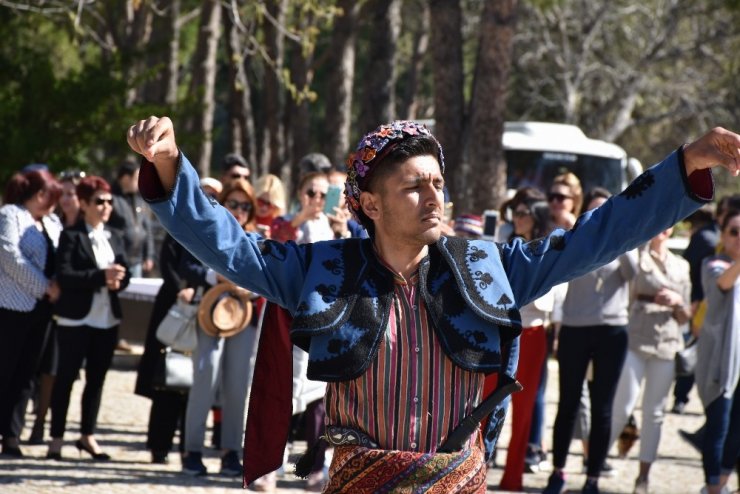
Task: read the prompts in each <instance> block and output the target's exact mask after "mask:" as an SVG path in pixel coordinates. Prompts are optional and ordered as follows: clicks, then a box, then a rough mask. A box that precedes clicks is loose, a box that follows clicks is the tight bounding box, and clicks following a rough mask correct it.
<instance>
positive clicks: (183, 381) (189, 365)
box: [152, 347, 193, 393]
mask: <svg viewBox="0 0 740 494" xmlns="http://www.w3.org/2000/svg"><path fill="white" fill-rule="evenodd" d="M192 385H193V359H192V358H191V356H190V354H186V353H181V352H176V351H174V350H172V349H171V348H170V347H165V348H163V349H162V352H161V353H160V354H159V357H158V359H157V363H156V365H155V366H154V373H153V376H152V388H154V389H155V390H157V391H177V392H180V393H187V392H188V391H189V390H190V388H191V386H192Z"/></svg>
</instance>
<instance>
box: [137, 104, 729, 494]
mask: <svg viewBox="0 0 740 494" xmlns="http://www.w3.org/2000/svg"><path fill="white" fill-rule="evenodd" d="M127 137H128V142H129V145H130V146H131V148H132V149H133V150H134V151H136V152H138V153H140V154H142V155H143V156H144V157H145V160H144V163H143V164H142V169H141V183H140V188H141V191H142V194H143V196H144V197H145V198H146V199H147V200H148V201H149V202H150V204H151V207H152V209H153V210H154V211H155V213H156V214H157V215H158V217H159V218H160V220H161V221H162V223H163V224H164V225H165V227H166V228H167V229H168V230H169V231H170V233H171V234H172V235H173V236H174V237H175V238H177V239H178V241H180V242H181V243H182V244H183V245H185V246H186V247H187V248H188V249H189V250H191V251H192V252H193V253H194V254H195V255H196V256H198V257H199V258H200V259H201V260H202V261H203V262H205V263H206V264H207V265H209V266H211V267H213V268H214V269H215V270H216V271H218V272H220V273H221V274H223V275H224V276H225V277H227V278H229V279H230V280H232V281H233V282H234V283H236V284H237V285H240V286H243V287H245V288H247V289H249V290H252V291H254V292H256V293H259V294H262V295H264V296H265V297H266V298H267V299H268V300H271V301H274V302H276V303H277V304H279V305H281V306H283V307H285V308H286V309H287V310H288V311H289V312H290V313H291V314H292V315H293V323H292V328H291V331H290V340H292V342H293V343H295V344H296V345H298V346H300V347H301V348H303V349H305V350H307V351H308V352H309V357H310V360H309V366H308V371H307V374H308V376H309V378H311V379H315V380H323V381H327V382H328V384H327V394H326V413H327V440H328V441H329V442H330V443H331V444H333V445H334V447H335V450H334V451H335V452H334V456H333V461H332V465H331V467H330V470H329V483H328V485H327V487H326V489H325V491H324V492H375V491H376V490H377V489H378V488H380V487H381V486H382V487H383V488H384V489H386V490H389V491H390V490H393V489H419V488H421V487H423V488H424V492H431V493H437V492H439V493H441V492H463V493H478V492H485V489H486V475H485V473H486V472H485V460H484V457H483V456H484V455H483V447H482V445H481V441H482V435H481V433H480V431H479V430H477V429H476V425H477V421H478V420H479V419H480V415H481V413H480V412H481V409H480V406H483V405H482V404H485V405H486V406H485V407H484V408H483V410H482V413H483V414H484V415H488V414H489V413H491V415H492V418H491V420H490V422H489V430H488V431H486V433H485V435H486V439H488V440H489V441H492V442H495V441H496V439H497V436H498V433H499V431H500V429H501V426H502V425H503V420H504V415H505V403H504V402H503V401H502V397H503V396H505V395H506V394H507V393H506V392H507V391H510V390H512V389H514V388H515V386H513V385H512V383H513V379H514V377H515V375H516V369H517V363H518V339H517V338H518V335H519V333H520V331H521V320H520V317H519V313H518V310H517V308H518V307H520V306H522V305H525V304H527V303H529V302H530V301H532V300H533V299H535V298H536V297H538V296H539V295H541V294H542V293H544V292H546V291H547V290H549V289H550V288H551V287H552V286H553V285H555V284H557V283H562V282H564V281H567V280H569V279H572V278H574V277H577V276H579V275H581V274H584V273H586V272H588V271H590V270H592V269H594V268H595V267H597V266H599V265H602V264H604V263H607V262H609V261H610V260H611V259H613V258H615V257H616V256H617V255H619V254H620V253H622V252H625V251H627V250H630V249H632V248H634V247H636V246H637V245H640V244H641V243H643V242H645V241H647V240H648V239H649V238H651V237H652V236H654V235H655V234H656V233H657V232H659V231H662V230H664V229H665V228H666V227H668V226H669V225H672V224H674V223H675V222H677V221H678V220H680V219H682V218H683V217H685V216H687V215H688V214H690V213H691V212H692V211H694V210H695V209H697V208H698V207H699V206H700V205H701V204H702V203H704V202H706V201H708V200H711V196H712V194H713V182H712V178H711V171H710V170H709V169H710V168H712V167H714V166H718V165H724V166H725V167H727V168H729V169H730V170H731V171H732V172H733V173H734V174H737V173H738V170H739V169H740V136H738V135H737V134H734V133H732V132H729V131H726V130H724V129H720V128H716V129H714V130H712V131H711V132H709V133H708V134H706V135H705V136H704V137H702V138H700V139H698V140H697V141H695V142H693V143H691V144H688V145H686V146H684V147H682V148H680V149H678V150H677V151H675V152H674V153H672V154H671V155H669V156H668V157H667V158H666V159H665V160H664V161H663V162H661V163H660V164H658V165H656V166H655V167H653V168H651V169H649V170H648V171H646V172H645V173H644V174H643V175H641V176H640V177H639V178H638V179H636V180H635V182H633V183H632V184H631V185H630V186H629V187H628V188H627V189H626V190H625V191H624V192H623V193H622V194H620V195H617V196H614V197H613V198H612V199H610V200H609V201H608V202H607V203H606V204H605V205H604V206H602V207H601V208H599V209H596V210H594V211H590V212H588V213H585V214H584V215H583V216H581V218H580V219H579V221H578V222H577V224H576V226H575V227H574V228H573V229H571V230H569V231H564V230H555V231H553V232H552V233H551V234H549V235H548V236H547V237H545V238H541V239H537V240H533V241H531V242H528V243H525V242H523V241H521V240H513V241H512V242H510V243H508V244H497V243H493V242H488V241H481V240H466V239H458V238H455V237H445V236H441V235H440V224H441V218H442V214H443V210H442V208H443V194H442V188H443V186H444V178H443V172H444V158H443V155H442V149H441V146H440V145H439V143H438V142H437V140H436V139H435V138H434V137H433V136H432V135H431V133H430V132H429V131H428V130H427V129H426V127H424V126H423V125H420V124H417V123H415V122H407V121H397V122H393V123H391V124H388V125H382V126H380V127H379V128H378V129H376V130H375V131H373V132H370V133H369V134H367V135H365V136H364V137H363V138H362V139H361V140H360V142H359V144H358V146H357V149H356V151H355V153H354V154H353V155H352V156H351V159H350V161H349V166H348V177H347V184H346V190H345V193H346V196H347V202H348V204H349V207H350V208H351V209H352V212H353V213H354V214H355V215H356V217H357V218H358V219H359V221H361V222H362V223H363V225H364V226H365V227H366V229H367V230H368V232H369V234H370V238H369V239H342V240H333V241H327V242H319V243H316V244H304V245H300V246H299V245H296V244H293V243H290V242H289V243H286V244H280V243H278V242H274V241H271V240H264V239H263V238H262V237H260V236H258V235H254V234H248V233H244V232H243V231H242V230H241V229H240V228H239V226H238V225H237V224H236V222H234V221H233V220H232V217H231V215H230V214H229V213H228V212H226V211H225V210H224V209H223V208H221V207H220V206H218V205H217V204H216V203H215V202H212V201H209V199H208V197H206V196H205V194H203V193H202V192H201V191H200V188H199V187H198V176H197V173H196V172H195V170H194V169H193V167H192V166H191V165H190V163H189V161H188V159H187V158H186V157H185V155H184V154H183V153H181V152H180V151H179V149H178V147H177V144H176V142H175V133H174V129H173V127H172V122H171V121H170V119H169V118H166V117H164V118H157V117H150V118H149V119H147V120H141V121H139V122H138V123H136V124H134V125H133V126H131V127H130V129H129V131H128V136H127ZM656 184H657V185H658V186H654V185H656ZM645 211H650V212H651V214H650V215H645V214H644V212H645ZM636 218H639V222H637V221H636V220H635V219H636ZM274 333H277V332H267V331H266V332H264V333H263V335H262V339H263V341H261V343H260V355H258V357H257V360H258V361H257V368H256V369H255V376H254V385H253V391H252V399H251V403H252V404H254V403H255V396H256V395H255V393H263V392H264V391H268V392H270V393H272V397H271V399H270V400H267V399H266V400H264V401H262V400H261V398H260V400H258V403H259V405H261V406H259V407H250V411H249V422H250V424H249V425H248V427H247V429H248V430H247V436H246V439H245V445H246V452H245V465H244V467H245V477H244V481H245V484H246V483H248V482H250V481H251V480H253V479H254V478H257V477H259V476H260V475H262V474H264V473H267V472H269V471H271V470H274V469H275V468H277V467H278V466H280V463H281V461H282V448H283V445H284V439H285V438H286V437H287V429H286V430H285V431H283V430H282V429H280V428H278V429H270V430H266V431H265V430H262V429H264V427H261V428H259V427H258V428H256V430H251V429H252V422H253V421H254V417H253V416H252V412H253V411H255V410H256V409H259V408H261V409H266V408H267V409H268V410H267V411H265V410H262V411H263V412H265V414H266V415H269V416H270V419H271V420H272V422H271V423H273V424H275V423H279V424H280V425H281V427H282V424H283V418H284V417H285V415H286V411H285V410H283V409H282V408H281V407H282V406H284V405H285V403H286V401H285V396H284V389H283V388H284V387H285V384H286V383H285V381H286V376H285V375H284V374H288V375H289V374H290V372H289V371H288V372H287V373H286V372H285V371H282V373H281V372H280V367H279V366H276V369H277V370H276V371H275V372H273V373H272V374H271V375H270V378H269V386H270V387H269V388H267V389H265V386H266V383H265V382H261V381H263V380H264V381H266V380H267V379H266V378H265V377H264V376H260V375H259V372H258V371H259V367H260V365H261V363H262V364H264V362H265V361H269V360H275V359H276V358H277V357H276V356H277V354H279V353H281V352H282V349H284V348H288V349H289V348H290V340H288V341H286V339H285V337H284V335H276V334H274ZM265 339H267V340H268V341H269V343H270V345H267V343H266V342H265V341H264V340H265ZM265 352H270V358H269V359H268V358H266V355H265ZM282 353H283V356H282V357H280V358H284V352H282ZM288 355H289V353H288ZM283 366H284V365H283ZM494 372H496V373H498V375H499V386H500V387H501V388H502V389H503V390H504V392H494V396H491V397H490V398H491V399H490V400H489V399H488V398H486V399H483V400H482V398H483V397H481V396H480V394H481V388H482V382H483V379H484V377H485V375H486V374H490V373H494ZM288 377H289V376H288ZM287 389H288V390H290V379H288V380H287ZM259 396H267V394H265V395H261V394H260V395H259ZM289 398H290V394H289V392H288V400H289ZM481 400H482V401H481ZM504 401H505V400H504ZM287 403H289V401H288V402H287ZM481 403H482V404H481ZM479 404H481V405H479ZM273 405H275V406H276V408H270V407H272V406H273ZM488 407H490V408H488ZM288 408H289V405H288ZM268 412H269V413H268ZM289 415H290V410H287V416H288V417H289ZM468 416H470V417H472V418H471V419H469V420H467V421H466V420H465V419H466V417H468ZM265 424H267V422H265ZM461 424H462V430H463V432H464V433H463V434H460V430H461V429H460V428H459V427H458V426H460V425H461ZM470 432H472V434H470ZM260 433H261V434H262V436H260ZM453 438H454V441H453V440H452V439H453ZM259 439H263V440H264V441H263V442H258V441H259ZM281 442H282V444H279V443H281ZM276 444H277V446H276ZM255 448H259V450H258V451H257V450H255ZM300 463H301V462H299V465H298V466H299V467H300V466H301V465H300ZM561 487H562V486H561ZM596 492H597V491H596Z"/></svg>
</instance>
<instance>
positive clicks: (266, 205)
mask: <svg viewBox="0 0 740 494" xmlns="http://www.w3.org/2000/svg"><path fill="white" fill-rule="evenodd" d="M257 205H258V206H260V207H263V208H269V207H272V203H271V202H270V201H266V200H264V199H262V198H257Z"/></svg>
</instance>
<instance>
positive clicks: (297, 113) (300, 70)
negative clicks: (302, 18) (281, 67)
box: [286, 27, 313, 190]
mask: <svg viewBox="0 0 740 494" xmlns="http://www.w3.org/2000/svg"><path fill="white" fill-rule="evenodd" d="M301 29H302V30H303V29H304V28H303V27H302V28H301ZM292 48H293V49H292V53H291V58H290V75H291V79H292V83H293V84H294V85H295V87H296V90H297V91H298V94H297V97H296V95H294V96H293V97H292V98H290V100H289V102H288V106H289V108H290V111H289V113H290V122H289V123H286V124H287V125H289V128H290V139H289V141H290V143H291V148H290V150H291V152H290V156H288V157H287V161H288V162H290V163H298V160H300V159H301V158H302V157H303V156H305V155H307V154H308V153H310V152H311V151H313V149H311V142H310V134H311V130H310V128H311V115H310V113H309V111H308V100H307V99H306V97H305V93H304V91H305V89H306V88H307V86H308V85H309V84H310V80H309V78H310V75H309V72H308V65H309V62H308V60H306V57H305V56H304V54H303V49H302V47H301V46H300V45H298V44H294V45H293V46H292ZM291 171H294V170H291ZM297 180H298V176H297V173H291V177H290V182H291V184H293V185H294V186H295V185H296V183H297ZM291 190H295V188H293V189H291Z"/></svg>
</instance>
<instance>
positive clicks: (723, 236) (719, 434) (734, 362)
mask: <svg viewBox="0 0 740 494" xmlns="http://www.w3.org/2000/svg"><path fill="white" fill-rule="evenodd" d="M720 244H721V251H720V253H719V254H717V255H714V256H711V257H708V258H707V259H705V260H704V262H703V264H702V287H703V288H704V296H705V298H706V301H707V312H706V316H705V318H704V325H703V326H702V329H701V334H700V336H699V340H698V342H697V362H696V370H695V372H694V375H695V378H696V387H697V390H698V392H699V398H700V399H701V402H702V404H703V405H704V413H705V415H706V417H707V420H706V429H705V432H704V444H703V447H702V464H703V467H704V477H705V482H706V486H705V487H704V488H703V489H702V493H707V494H720V493H724V492H729V491H728V489H727V480H728V478H729V476H730V474H732V471H733V470H734V469H735V463H736V462H737V458H738V454H739V453H740V395H739V394H738V391H739V390H740V387H739V386H738V381H739V380H740V313H738V307H740V288H738V286H737V282H738V278H740V262H738V261H740V211H738V210H734V209H733V210H730V211H728V212H727V214H726V215H725V217H724V220H723V221H722V224H721V231H720Z"/></svg>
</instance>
